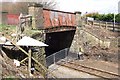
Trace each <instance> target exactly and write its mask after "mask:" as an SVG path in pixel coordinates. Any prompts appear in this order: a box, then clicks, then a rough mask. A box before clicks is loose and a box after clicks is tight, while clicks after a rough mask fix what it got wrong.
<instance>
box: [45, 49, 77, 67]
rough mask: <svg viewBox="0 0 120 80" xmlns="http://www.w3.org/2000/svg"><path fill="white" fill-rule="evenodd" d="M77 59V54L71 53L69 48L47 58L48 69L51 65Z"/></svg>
mask: <svg viewBox="0 0 120 80" xmlns="http://www.w3.org/2000/svg"><path fill="white" fill-rule="evenodd" d="M76 58H77V54H75V53H71V52H69V48H65V49H62V50H60V51H58V52H56V53H53V54H52V55H50V56H48V57H46V64H47V67H48V66H50V65H51V64H55V63H57V62H58V61H61V60H65V61H69V60H72V59H76Z"/></svg>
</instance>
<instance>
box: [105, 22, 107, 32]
mask: <svg viewBox="0 0 120 80" xmlns="http://www.w3.org/2000/svg"><path fill="white" fill-rule="evenodd" d="M105 29H106V30H107V22H105Z"/></svg>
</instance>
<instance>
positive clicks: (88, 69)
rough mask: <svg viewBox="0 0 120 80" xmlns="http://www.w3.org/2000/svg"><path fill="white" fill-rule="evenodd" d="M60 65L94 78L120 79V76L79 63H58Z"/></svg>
mask: <svg viewBox="0 0 120 80" xmlns="http://www.w3.org/2000/svg"><path fill="white" fill-rule="evenodd" d="M58 65H61V66H65V67H68V68H71V69H74V70H77V71H81V72H84V73H88V74H90V75H94V76H97V77H100V78H103V79H107V80H112V79H110V78H111V77H112V78H120V75H119V74H116V73H112V72H108V71H104V70H101V69H96V68H93V67H88V66H85V65H82V64H77V63H74V62H67V63H64V61H62V62H60V63H58Z"/></svg>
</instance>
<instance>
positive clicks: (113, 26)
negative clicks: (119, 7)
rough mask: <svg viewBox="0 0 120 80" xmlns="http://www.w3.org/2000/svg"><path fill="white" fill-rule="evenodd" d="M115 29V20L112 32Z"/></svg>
mask: <svg viewBox="0 0 120 80" xmlns="http://www.w3.org/2000/svg"><path fill="white" fill-rule="evenodd" d="M114 31H115V22H113V32H114Z"/></svg>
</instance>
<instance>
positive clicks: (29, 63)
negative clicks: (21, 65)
mask: <svg viewBox="0 0 120 80" xmlns="http://www.w3.org/2000/svg"><path fill="white" fill-rule="evenodd" d="M28 72H29V77H30V76H31V48H29V61H28Z"/></svg>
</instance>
